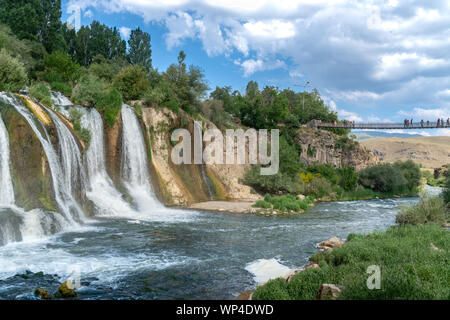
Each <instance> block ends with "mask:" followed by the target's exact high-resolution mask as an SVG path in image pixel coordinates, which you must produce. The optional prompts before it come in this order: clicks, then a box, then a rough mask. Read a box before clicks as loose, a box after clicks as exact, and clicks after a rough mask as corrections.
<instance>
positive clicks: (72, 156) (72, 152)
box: [44, 107, 86, 217]
mask: <svg viewBox="0 0 450 320" xmlns="http://www.w3.org/2000/svg"><path fill="white" fill-rule="evenodd" d="M44 108H45V107H44ZM45 110H46V111H47V113H48V114H49V115H50V117H51V118H52V121H53V123H54V125H55V127H56V131H57V133H58V141H59V154H60V156H61V164H62V166H61V168H62V172H63V179H64V185H65V186H66V191H67V193H68V194H70V195H73V194H74V192H75V190H78V191H80V190H85V182H86V181H85V173H84V168H83V163H82V160H81V152H80V149H79V148H78V145H77V142H76V141H75V138H74V137H73V135H72V133H71V132H70V130H69V129H68V128H67V127H66V125H65V124H64V123H63V121H62V120H61V119H60V118H59V117H58V116H57V115H56V114H55V113H54V112H53V111H51V110H50V109H48V108H45ZM80 210H81V209H80ZM80 217H81V216H80Z"/></svg>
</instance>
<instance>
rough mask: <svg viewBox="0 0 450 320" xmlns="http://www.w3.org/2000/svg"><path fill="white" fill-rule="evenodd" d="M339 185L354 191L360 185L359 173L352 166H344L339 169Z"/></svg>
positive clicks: (346, 189)
mask: <svg viewBox="0 0 450 320" xmlns="http://www.w3.org/2000/svg"><path fill="white" fill-rule="evenodd" d="M338 173H339V176H340V178H339V186H341V188H343V189H344V190H345V191H353V190H355V189H356V187H357V186H358V179H359V175H358V173H357V172H356V171H355V169H354V168H352V167H344V168H340V169H338Z"/></svg>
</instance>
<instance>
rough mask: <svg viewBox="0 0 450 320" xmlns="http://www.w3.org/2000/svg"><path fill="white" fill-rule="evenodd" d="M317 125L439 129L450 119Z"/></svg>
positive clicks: (447, 125) (449, 125) (449, 123)
mask: <svg viewBox="0 0 450 320" xmlns="http://www.w3.org/2000/svg"><path fill="white" fill-rule="evenodd" d="M315 125H316V126H317V127H319V128H343V129H437V128H450V121H444V122H439V123H438V122H437V121H435V122H433V121H424V122H423V123H422V122H413V123H409V124H404V123H393V122H385V123H367V122H366V123H364V122H358V123H353V122H350V121H349V122H337V123H329V122H328V123H327V122H320V121H317V122H315Z"/></svg>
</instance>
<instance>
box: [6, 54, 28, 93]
mask: <svg viewBox="0 0 450 320" xmlns="http://www.w3.org/2000/svg"><path fill="white" fill-rule="evenodd" d="M27 82H28V77H27V73H26V71H25V67H24V65H23V63H22V62H20V61H19V60H17V59H16V58H13V57H12V56H11V55H10V54H9V53H8V52H6V50H5V49H2V50H1V51H0V90H1V91H12V92H17V91H19V90H20V89H24V88H25V85H26V84H27Z"/></svg>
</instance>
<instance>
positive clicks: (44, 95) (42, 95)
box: [29, 82, 52, 106]
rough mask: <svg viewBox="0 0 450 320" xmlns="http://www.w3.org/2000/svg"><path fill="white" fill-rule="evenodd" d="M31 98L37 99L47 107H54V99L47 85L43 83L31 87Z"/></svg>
mask: <svg viewBox="0 0 450 320" xmlns="http://www.w3.org/2000/svg"><path fill="white" fill-rule="evenodd" d="M29 94H30V96H32V97H33V98H36V99H37V100H39V101H40V102H42V103H43V104H45V105H47V106H51V105H52V98H51V93H50V90H49V89H48V88H47V85H46V84H45V83H43V82H39V83H35V84H33V85H32V86H31V87H30V92H29Z"/></svg>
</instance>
